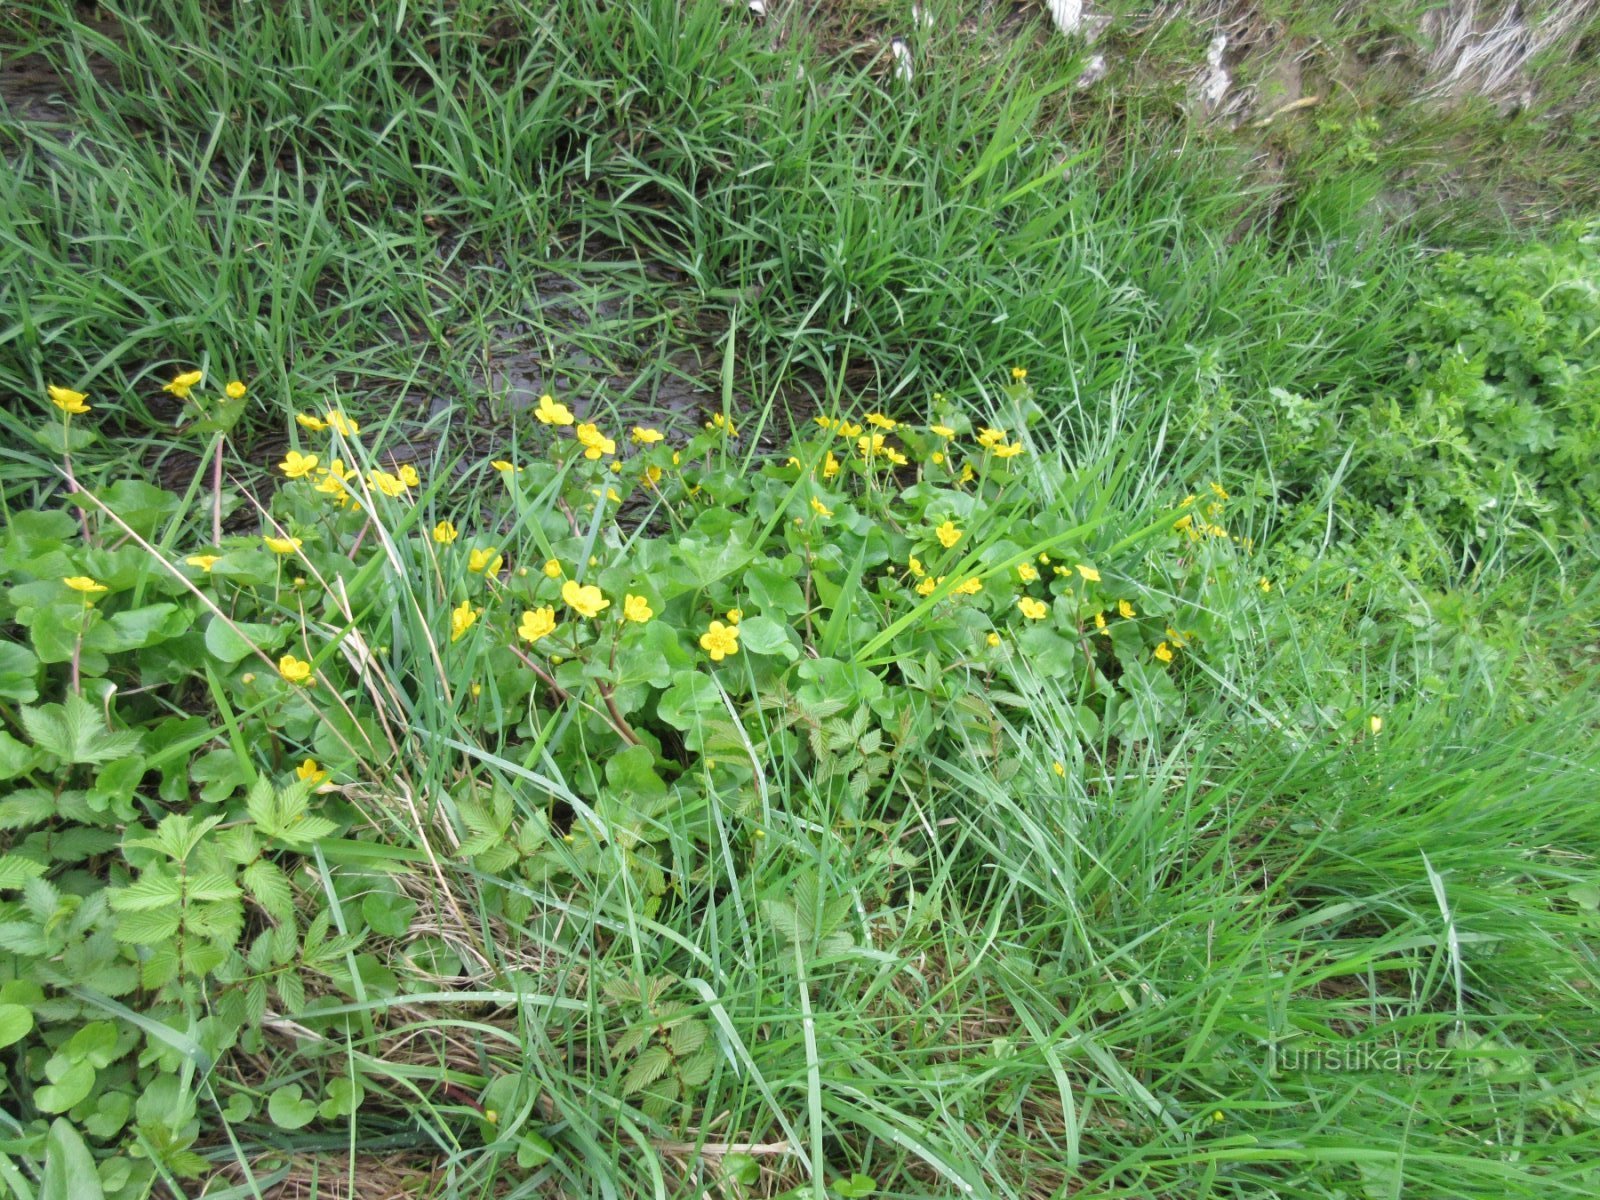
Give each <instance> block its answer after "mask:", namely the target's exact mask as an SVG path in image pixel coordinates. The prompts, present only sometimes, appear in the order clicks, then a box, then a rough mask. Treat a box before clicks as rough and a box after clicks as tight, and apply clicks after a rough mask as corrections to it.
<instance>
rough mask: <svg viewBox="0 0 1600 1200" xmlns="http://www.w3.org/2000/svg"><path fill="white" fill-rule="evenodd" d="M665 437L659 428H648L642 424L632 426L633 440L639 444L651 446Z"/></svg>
mask: <svg viewBox="0 0 1600 1200" xmlns="http://www.w3.org/2000/svg"><path fill="white" fill-rule="evenodd" d="M665 437H666V434H664V433H662V432H661V431H660V430H659V429H650V428H648V427H646V426H644V425H635V426H634V427H633V440H634V441H635V442H636V443H638V444H639V445H641V446H653V445H655V444H656V443H657V442H659V441H661V440H662V439H664V438H665Z"/></svg>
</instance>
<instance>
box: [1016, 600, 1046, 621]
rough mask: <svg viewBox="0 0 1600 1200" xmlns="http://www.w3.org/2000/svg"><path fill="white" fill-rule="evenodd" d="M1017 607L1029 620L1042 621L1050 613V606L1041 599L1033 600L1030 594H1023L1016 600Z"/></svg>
mask: <svg viewBox="0 0 1600 1200" xmlns="http://www.w3.org/2000/svg"><path fill="white" fill-rule="evenodd" d="M1017 607H1018V608H1019V609H1021V610H1022V615H1023V616H1025V617H1027V618H1028V620H1030V621H1042V620H1044V619H1045V617H1047V616H1049V615H1050V606H1049V605H1048V604H1046V603H1045V602H1044V601H1043V600H1035V599H1034V598H1033V597H1032V596H1023V597H1022V598H1021V599H1019V600H1018V601H1017Z"/></svg>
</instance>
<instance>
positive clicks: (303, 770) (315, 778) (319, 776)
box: [239, 384, 328, 787]
mask: <svg viewBox="0 0 1600 1200" xmlns="http://www.w3.org/2000/svg"><path fill="white" fill-rule="evenodd" d="M239 386H240V387H243V386H244V385H243V384H240V385H239ZM294 777H295V778H296V779H300V780H304V781H305V782H306V783H309V784H310V785H311V786H312V787H316V786H317V784H319V783H321V782H322V781H323V780H324V779H326V778H327V777H328V773H327V772H326V771H324V770H323V769H322V768H321V767H319V766H318V765H317V760H316V759H314V758H308V759H306V760H305V762H303V763H301V764H300V765H299V766H298V767H296V768H295V769H294Z"/></svg>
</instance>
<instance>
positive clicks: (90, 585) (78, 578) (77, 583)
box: [61, 575, 106, 596]
mask: <svg viewBox="0 0 1600 1200" xmlns="http://www.w3.org/2000/svg"><path fill="white" fill-rule="evenodd" d="M61 582H62V583H64V584H66V585H67V586H68V587H69V588H71V589H72V590H73V591H75V592H82V593H83V594H84V595H86V596H93V595H97V594H99V593H100V592H103V591H105V590H106V585H105V584H103V583H101V582H100V581H99V580H97V579H91V578H90V577H89V576H87V575H68V576H67V577H66V578H65V579H63V580H62V581H61Z"/></svg>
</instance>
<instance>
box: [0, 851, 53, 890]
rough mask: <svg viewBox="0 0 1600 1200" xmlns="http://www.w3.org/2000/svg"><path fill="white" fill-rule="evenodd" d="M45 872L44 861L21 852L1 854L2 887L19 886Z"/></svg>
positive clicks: (0, 876)
mask: <svg viewBox="0 0 1600 1200" xmlns="http://www.w3.org/2000/svg"><path fill="white" fill-rule="evenodd" d="M43 874H44V864H43V863H37V862H34V861H33V859H31V858H24V857H23V856H22V855H20V854H0V888H19V887H21V886H22V885H23V884H25V883H27V882H28V880H30V879H37V878H39V876H41V875H43Z"/></svg>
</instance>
